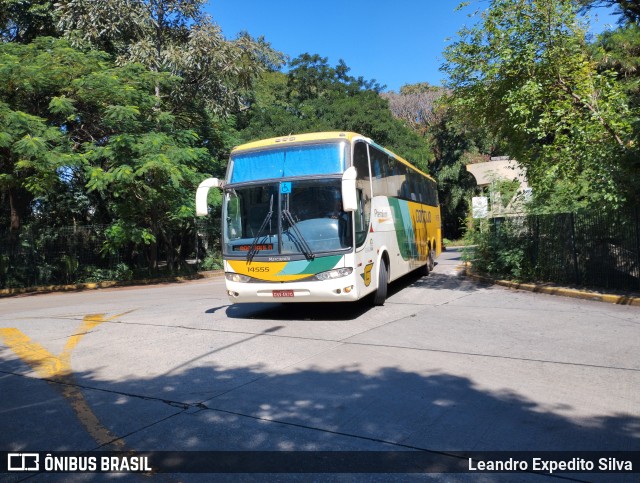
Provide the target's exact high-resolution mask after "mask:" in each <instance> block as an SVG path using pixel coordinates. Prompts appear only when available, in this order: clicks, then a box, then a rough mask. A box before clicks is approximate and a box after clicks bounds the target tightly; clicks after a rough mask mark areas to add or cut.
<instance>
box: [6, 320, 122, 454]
mask: <svg viewBox="0 0 640 483" xmlns="http://www.w3.org/2000/svg"><path fill="white" fill-rule="evenodd" d="M127 313H129V312H124V313H122V314H118V315H114V316H112V317H109V318H108V319H105V318H104V314H91V315H87V316H85V317H84V318H83V319H82V324H81V325H80V327H79V329H78V330H77V331H76V333H74V334H73V335H71V336H70V337H69V339H68V340H67V343H66V344H65V347H64V349H63V351H62V353H61V354H60V355H58V356H56V355H54V354H52V353H51V352H49V351H48V350H47V349H45V348H44V347H43V346H42V345H41V344H39V343H37V342H33V341H32V340H31V339H30V338H29V337H28V336H26V335H25V334H24V333H22V332H21V331H20V330H18V329H16V328H0V339H1V340H2V342H3V343H4V344H5V345H6V346H7V347H9V348H10V349H11V350H12V351H13V352H14V353H15V354H16V355H17V356H18V357H19V358H20V359H21V360H22V361H23V362H25V363H26V364H28V365H29V366H30V367H31V368H32V369H33V370H34V371H35V372H36V374H38V376H39V377H41V378H43V379H46V380H47V382H50V383H51V385H52V387H54V388H55V389H56V390H58V391H60V393H61V394H62V396H63V397H64V398H65V399H66V400H67V401H68V402H69V404H70V405H71V408H72V409H73V411H74V412H75V414H76V416H77V418H78V420H79V421H80V424H82V426H83V427H84V428H85V429H86V430H87V432H88V433H89V435H91V437H92V438H93V439H94V440H95V441H96V442H97V443H98V444H100V445H111V446H113V447H114V449H123V448H124V441H122V440H121V439H117V437H116V436H114V435H113V434H112V433H111V432H110V431H109V430H108V429H107V428H106V427H105V426H103V425H102V424H101V423H100V421H99V419H98V418H97V416H96V415H95V414H94V413H93V411H92V410H91V408H90V407H89V403H88V402H87V400H86V399H85V397H84V394H83V393H82V391H81V390H80V388H79V387H78V386H77V384H76V382H75V380H74V378H73V372H72V370H71V353H72V352H73V350H74V349H75V348H76V346H77V345H78V343H79V342H80V341H81V340H82V339H83V338H84V336H85V335H87V333H89V331H90V330H91V329H94V328H95V327H97V326H98V325H100V324H102V323H104V322H107V321H109V320H113V319H115V318H117V317H120V316H122V315H125V314H127ZM57 383H61V384H57Z"/></svg>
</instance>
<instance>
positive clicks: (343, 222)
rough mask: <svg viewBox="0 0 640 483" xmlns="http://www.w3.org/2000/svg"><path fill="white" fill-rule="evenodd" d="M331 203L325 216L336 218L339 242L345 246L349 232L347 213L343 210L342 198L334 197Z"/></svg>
mask: <svg viewBox="0 0 640 483" xmlns="http://www.w3.org/2000/svg"><path fill="white" fill-rule="evenodd" d="M332 203H333V206H332V209H331V210H330V211H328V212H327V214H326V215H325V217H326V218H331V219H334V220H338V236H339V237H340V240H341V243H342V244H344V245H345V246H346V245H347V244H348V234H349V213H347V212H346V211H343V209H342V200H341V199H340V198H336V199H334V200H333V201H332Z"/></svg>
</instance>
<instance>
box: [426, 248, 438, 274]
mask: <svg viewBox="0 0 640 483" xmlns="http://www.w3.org/2000/svg"><path fill="white" fill-rule="evenodd" d="M435 266H436V261H435V260H434V257H433V250H429V255H428V256H427V269H428V270H429V271H430V272H433V267H435Z"/></svg>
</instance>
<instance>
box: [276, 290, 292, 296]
mask: <svg viewBox="0 0 640 483" xmlns="http://www.w3.org/2000/svg"><path fill="white" fill-rule="evenodd" d="M273 296H274V297H293V290H274V291H273Z"/></svg>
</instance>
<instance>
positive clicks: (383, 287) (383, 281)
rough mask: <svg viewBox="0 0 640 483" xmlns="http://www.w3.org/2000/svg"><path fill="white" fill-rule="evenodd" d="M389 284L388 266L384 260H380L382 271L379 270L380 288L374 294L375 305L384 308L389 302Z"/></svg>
mask: <svg viewBox="0 0 640 483" xmlns="http://www.w3.org/2000/svg"><path fill="white" fill-rule="evenodd" d="M388 284H389V275H388V274H387V264H386V263H385V262H384V260H380V270H378V287H377V288H376V291H375V293H374V294H373V305H374V306H378V307H379V306H382V305H384V301H385V300H387V288H388Z"/></svg>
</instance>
